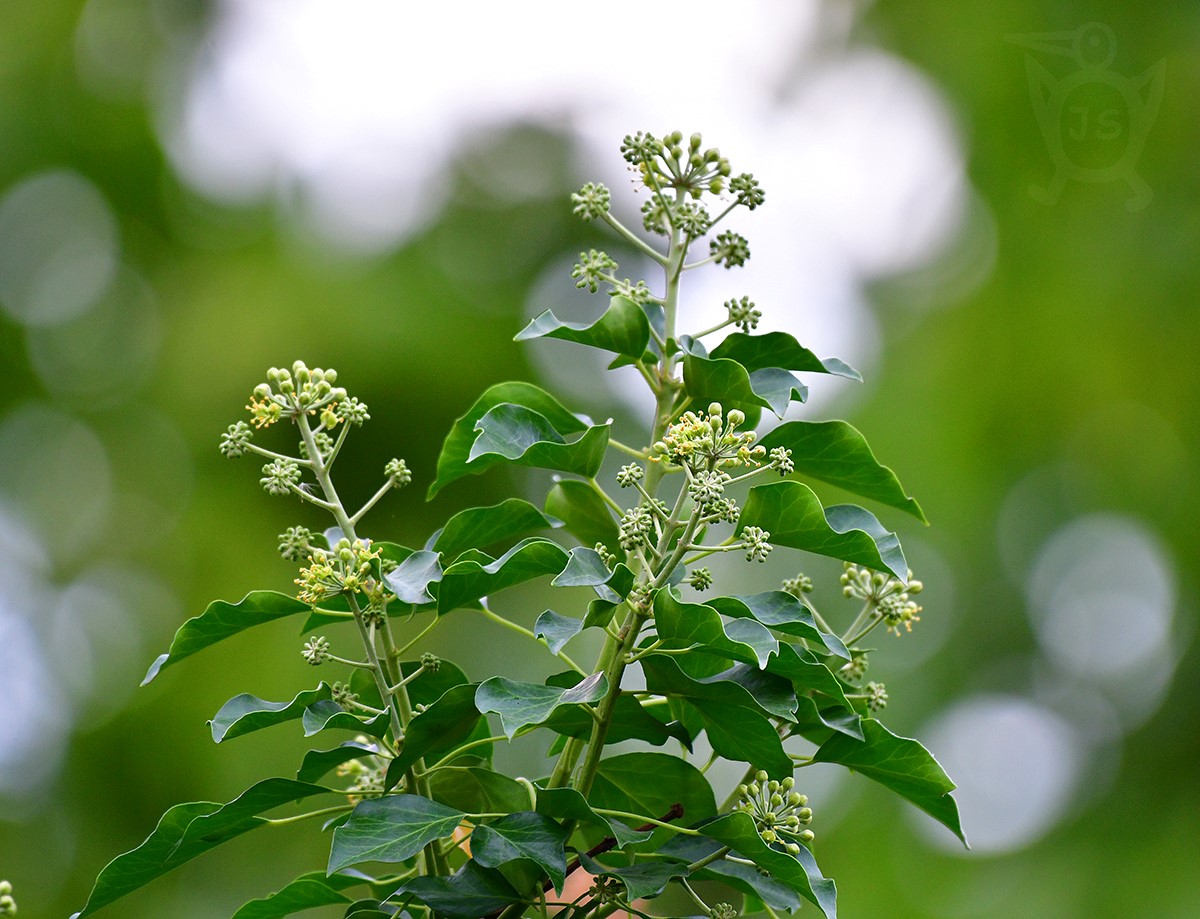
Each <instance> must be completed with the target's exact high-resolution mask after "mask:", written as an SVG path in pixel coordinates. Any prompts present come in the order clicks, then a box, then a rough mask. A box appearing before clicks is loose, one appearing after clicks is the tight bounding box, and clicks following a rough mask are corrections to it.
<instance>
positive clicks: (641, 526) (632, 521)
mask: <svg viewBox="0 0 1200 919" xmlns="http://www.w3.org/2000/svg"><path fill="white" fill-rule="evenodd" d="M619 534H620V535H619V540H620V545H621V548H622V549H625V550H633V549H637V548H639V547H641V546H649V545H650V541H651V539H652V538H653V537H654V515H653V514H652V513H651V511H650V509H649V508H648V507H646V506H645V505H644V504H639V505H638V506H637V507H631V508H630V509H629V510H627V511H626V512H625V513H624V514H622V515H621V522H620V524H619Z"/></svg>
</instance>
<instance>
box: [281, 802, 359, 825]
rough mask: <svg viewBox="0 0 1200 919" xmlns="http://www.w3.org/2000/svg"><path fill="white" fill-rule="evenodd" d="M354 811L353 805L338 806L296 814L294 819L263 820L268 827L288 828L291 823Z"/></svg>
mask: <svg viewBox="0 0 1200 919" xmlns="http://www.w3.org/2000/svg"><path fill="white" fill-rule="evenodd" d="M353 809H354V805H353V804H338V805H335V806H334V807H325V808H322V809H321V810H317V811H309V812H308V813H306V814H296V815H295V816H292V817H263V818H262V820H263V822H264V823H266V825H267V826H287V825H288V824H289V823H299V822H300V821H301V820H308V819H309V818H310V817H324V816H325V815H326V814H340V813H343V812H345V811H348V810H353Z"/></svg>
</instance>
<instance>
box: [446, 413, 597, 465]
mask: <svg viewBox="0 0 1200 919" xmlns="http://www.w3.org/2000/svg"><path fill="white" fill-rule="evenodd" d="M608 428H609V426H608V425H607V424H597V425H592V426H590V427H588V429H587V430H586V431H585V432H584V433H583V435H582V436H581V437H580V438H578V439H577V440H575V441H572V442H569V443H568V442H567V440H566V438H565V437H563V435H562V434H560V433H559V432H558V431H557V430H555V429H554V426H553V425H551V424H550V422H549V421H548V420H547V419H546V417H545V416H544V415H540V414H538V413H537V412H535V411H534V410H533V409H530V408H526V407H525V406H523V405H514V404H512V403H511V402H505V403H503V404H502V405H497V406H496V407H495V408H493V409H491V410H489V411H488V413H487V414H486V415H484V416H483V417H482V418H480V419H479V420H478V421H477V422H475V430H476V431H478V432H479V436H478V437H477V438H476V439H475V442H474V443H473V444H472V445H471V451H470V453H469V454H467V465H468V471H469V472H476V471H482V470H483V469H487V468H489V467H491V466H494V465H495V464H496V463H498V462H502V461H504V460H507V461H509V462H513V463H516V464H517V465H519V466H533V467H534V468H536V469H554V470H557V471H559V472H571V473H575V474H576V475H581V476H584V477H586V478H589V479H590V478H592V477H593V476H594V475H595V474H596V473H597V472H599V471H600V464H601V463H602V462H603V460H604V454H605V452H606V451H607V450H608Z"/></svg>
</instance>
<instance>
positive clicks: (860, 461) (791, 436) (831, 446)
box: [761, 421, 929, 523]
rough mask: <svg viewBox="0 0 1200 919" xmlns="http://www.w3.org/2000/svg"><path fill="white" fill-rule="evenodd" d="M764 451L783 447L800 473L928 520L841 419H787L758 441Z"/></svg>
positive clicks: (861, 439)
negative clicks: (790, 453)
mask: <svg viewBox="0 0 1200 919" xmlns="http://www.w3.org/2000/svg"><path fill="white" fill-rule="evenodd" d="M761 443H762V446H764V447H766V448H767V450H771V449H773V448H774V447H786V448H787V449H789V450H791V451H792V463H793V465H794V466H795V467H796V472H798V473H800V474H801V475H806V476H809V477H810V478H813V479H818V480H820V481H822V482H828V483H829V484H830V485H836V486H837V487H838V488H843V489H845V490H846V491H848V492H850V493H851V494H855V495H858V496H859V497H860V498H870V499H871V500H872V501H878V502H879V503H880V504H886V505H888V506H889V507H894V508H897V509H899V510H902V511H904V512H905V513H906V514H912V515H913V516H914V517H916V518H917V519H918V520H920V521H921V522H922V523H928V522H929V521H927V520H926V519H925V513H924V511H922V510H921V506H920V505H919V504H917V502H916V501H915V500H914V499H913V498H911V497H909V495H908V494H907V493H906V492H905V490H904V486H903V485H901V484H900V480H899V479H898V478H896V474H895V473H894V472H892V470H891V469H889V468H888V467H887V466H884V465H881V464H880V462H879V460H877V459H876V458H875V454H874V452H873V451H872V450H871V448H870V446H869V445H868V444H867V441H866V438H864V437H863V436H862V434H861V433H859V431H858V430H857V429H856V428H854V427H853V426H852V425H849V424H847V423H846V422H844V421H789V422H787V423H786V424H781V425H780V426H779V427H777V428H776V429H775V430H773V431H771V432H770V433H769V434H767V436H766V437H764V438H763V439H762V441H761Z"/></svg>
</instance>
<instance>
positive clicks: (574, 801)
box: [536, 757, 711, 848]
mask: <svg viewBox="0 0 1200 919" xmlns="http://www.w3.org/2000/svg"><path fill="white" fill-rule="evenodd" d="M672 759H674V757H672ZM710 797H711V792H710ZM667 807H668V808H669V807H670V805H667ZM614 809H617V808H614ZM536 810H537V812H538V813H539V814H545V815H546V816H547V817H554V818H555V819H556V820H574V821H578V822H582V823H588V824H591V825H592V826H594V827H596V828H598V829H599V830H600V832H601V833H603V834H604V835H606V836H611V837H612V838H613V839H615V840H616V841H617V845H618V846H619V847H620V848H624V847H625V846H628V845H633V844H635V843H640V842H645V841H646V840H647V839H649V838H650V837H651V836H652V835H653V834H652V833H650V832H648V831H646V830H635V829H633V828H631V827H629V826H628V825H627V824H625V823H623V822H622V821H620V820H617V819H616V818H610V817H605V816H604V815H602V814H597V813H596V812H595V811H594V810H592V806H591V805H590V804H588V802H587V801H586V800H585V799H584V797H583V795H581V794H580V793H579V792H578V791H576V790H575V789H574V788H539V789H538V793H537V808H536ZM665 811H666V808H664V809H663V812H664V813H665Z"/></svg>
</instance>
